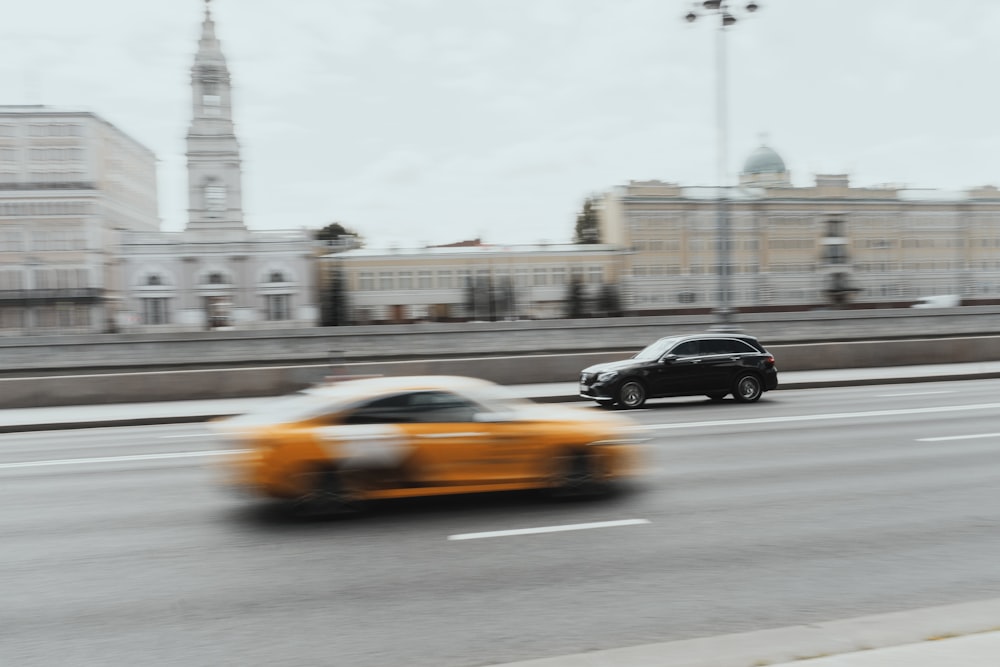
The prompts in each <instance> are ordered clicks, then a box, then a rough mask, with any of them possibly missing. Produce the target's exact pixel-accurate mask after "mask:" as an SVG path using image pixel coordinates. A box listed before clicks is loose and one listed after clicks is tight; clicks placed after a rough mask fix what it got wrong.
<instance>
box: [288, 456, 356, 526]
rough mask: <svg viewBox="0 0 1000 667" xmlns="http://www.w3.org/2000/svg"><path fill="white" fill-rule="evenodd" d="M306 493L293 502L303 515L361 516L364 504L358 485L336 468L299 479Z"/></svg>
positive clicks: (308, 473)
mask: <svg viewBox="0 0 1000 667" xmlns="http://www.w3.org/2000/svg"><path fill="white" fill-rule="evenodd" d="M296 483H297V485H298V486H299V488H301V489H302V493H301V494H300V495H299V496H298V497H296V498H294V499H293V500H292V510H293V512H294V513H295V514H297V515H299V516H315V515H323V516H334V515H336V516H345V515H353V514H358V513H360V512H361V511H363V509H364V501H363V499H362V496H361V494H360V492H359V490H358V488H357V485H356V484H352V483H351V481H350V477H349V476H348V475H346V474H345V473H344V471H342V470H338V469H336V468H327V467H320V468H314V469H311V470H306V471H304V472H302V473H299V474H298V475H297V476H296Z"/></svg>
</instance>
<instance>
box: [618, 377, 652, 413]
mask: <svg viewBox="0 0 1000 667" xmlns="http://www.w3.org/2000/svg"><path fill="white" fill-rule="evenodd" d="M645 402H646V387H645V386H644V385H643V384H642V383H641V382H639V381H638V380H625V381H624V382H622V384H621V386H620V387H618V405H620V406H622V407H623V408H625V409H626V410H627V409H631V408H640V407H642V404H643V403H645Z"/></svg>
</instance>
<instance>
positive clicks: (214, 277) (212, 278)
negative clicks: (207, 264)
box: [207, 272, 227, 285]
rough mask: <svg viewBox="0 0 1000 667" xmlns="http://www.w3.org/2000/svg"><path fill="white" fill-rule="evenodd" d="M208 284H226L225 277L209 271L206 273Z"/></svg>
mask: <svg viewBox="0 0 1000 667" xmlns="http://www.w3.org/2000/svg"><path fill="white" fill-rule="evenodd" d="M207 282H208V284H209V285H226V284H227V281H226V277H225V276H224V275H222V274H221V273H218V272H216V273H210V274H208V281H207Z"/></svg>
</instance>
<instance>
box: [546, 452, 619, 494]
mask: <svg viewBox="0 0 1000 667" xmlns="http://www.w3.org/2000/svg"><path fill="white" fill-rule="evenodd" d="M552 469H553V474H552V478H551V483H550V489H551V494H552V496H553V497H555V498H576V497H581V496H593V495H596V494H598V493H600V492H602V491H603V490H604V489H605V488H606V486H607V479H606V477H605V475H604V473H603V472H602V470H601V464H600V460H599V459H598V457H597V456H595V455H594V454H592V453H589V452H581V451H575V452H566V453H564V454H561V455H559V456H556V457H555V458H554V460H553V462H552Z"/></svg>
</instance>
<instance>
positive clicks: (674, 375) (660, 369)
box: [650, 340, 702, 396]
mask: <svg viewBox="0 0 1000 667" xmlns="http://www.w3.org/2000/svg"><path fill="white" fill-rule="evenodd" d="M701 370H702V369H701V351H700V349H699V342H698V341H697V340H688V341H684V342H682V343H679V344H678V345H675V346H674V347H673V348H672V349H671V350H669V351H668V352H667V354H666V355H665V357H664V358H663V359H661V360H660V362H659V363H658V364H657V365H656V367H655V368H654V369H652V370H651V371H650V378H651V379H650V387H651V393H652V395H653V396H683V395H685V394H693V393H700V389H698V387H699V386H700V383H701Z"/></svg>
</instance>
